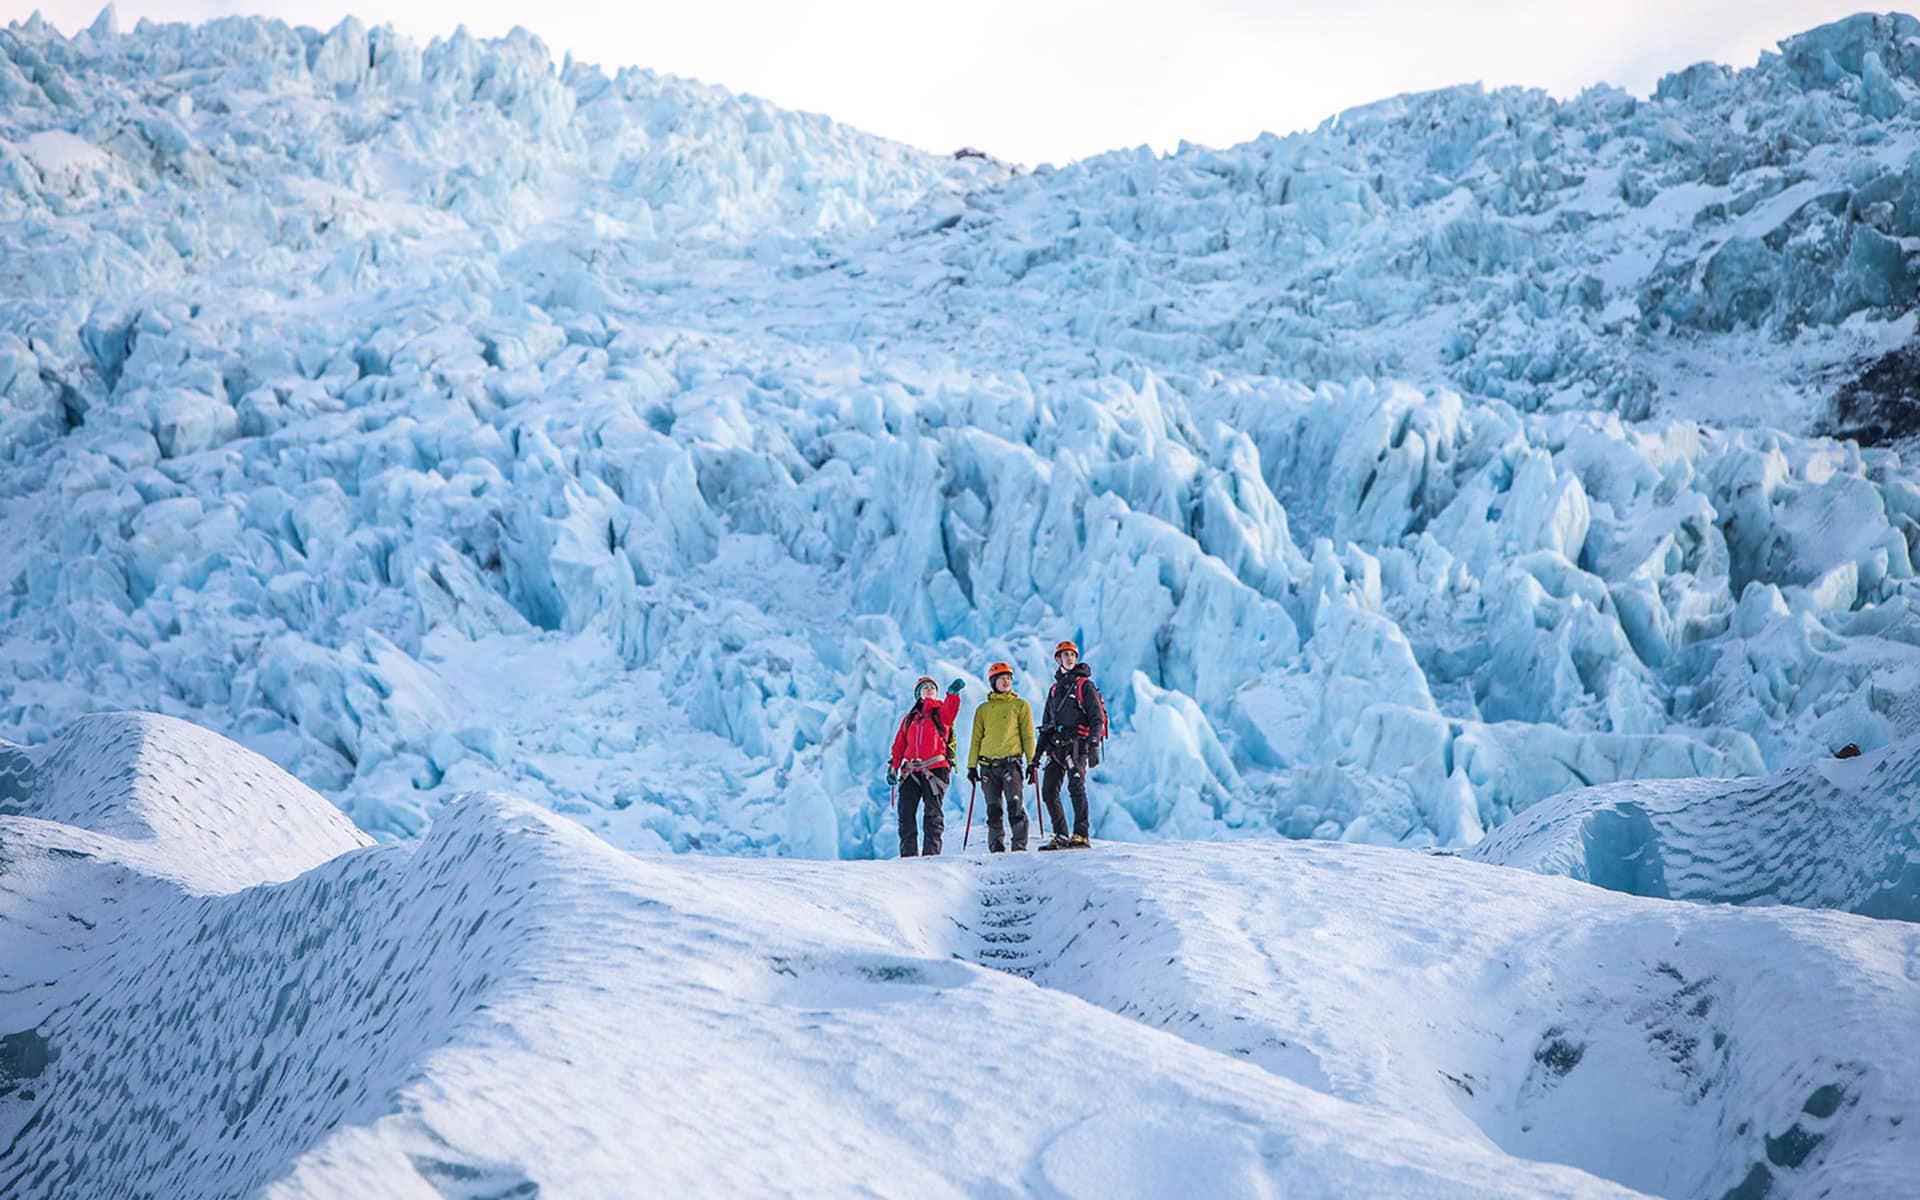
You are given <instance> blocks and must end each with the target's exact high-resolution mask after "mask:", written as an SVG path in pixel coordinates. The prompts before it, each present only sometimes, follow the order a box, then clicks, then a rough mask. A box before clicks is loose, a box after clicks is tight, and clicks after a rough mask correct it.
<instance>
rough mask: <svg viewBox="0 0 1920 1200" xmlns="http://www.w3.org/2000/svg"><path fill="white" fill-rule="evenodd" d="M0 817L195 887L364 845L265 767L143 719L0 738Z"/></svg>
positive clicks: (238, 880) (345, 824)
mask: <svg viewBox="0 0 1920 1200" xmlns="http://www.w3.org/2000/svg"><path fill="white" fill-rule="evenodd" d="M0 816H20V817H28V818H33V819H34V821H35V822H36V823H38V822H45V823H49V824H57V825H61V826H67V827H71V828H72V829H74V830H80V831H86V832H87V833H90V834H94V835H98V836H97V837H94V838H90V839H86V840H87V841H88V842H89V844H91V845H92V846H94V847H95V848H96V849H100V850H105V849H106V848H108V847H112V848H115V850H114V852H115V853H117V854H119V855H123V856H127V855H130V856H133V860H134V861H137V862H138V863H139V864H140V865H141V866H142V867H143V868H145V869H148V870H154V871H160V872H166V873H168V874H169V876H170V877H172V878H175V879H177V880H179V881H180V882H182V883H188V882H190V883H191V885H192V886H193V887H194V888H195V889H196V890H201V891H230V890H232V889H234V888H239V887H247V886H251V885H253V884H256V883H267V882H271V881H274V880H280V879H288V878H291V877H292V876H295V875H298V874H300V873H301V872H302V871H305V870H307V869H309V868H311V867H314V866H316V865H318V864H320V863H322V862H325V861H326V860H327V859H329V858H332V857H334V856H335V855H337V854H341V853H344V852H345V851H348V850H351V849H354V848H355V847H358V846H364V845H367V844H368V839H367V837H366V835H364V834H362V833H361V832H360V831H359V830H358V829H356V828H354V826H353V823H352V822H351V821H349V820H348V819H347V818H346V816H345V815H344V814H342V813H341V812H340V810H339V809H338V808H337V807H335V806H334V805H333V804H332V803H330V802H329V801H328V800H327V799H326V798H325V797H323V796H321V795H320V794H318V793H317V792H315V791H313V789H311V788H309V787H307V786H306V785H305V784H303V783H301V782H300V781H299V780H297V779H295V778H293V777H292V776H291V775H288V774H287V773H286V772H285V771H283V770H281V769H280V768H279V767H276V766H275V765H273V764H272V763H271V762H268V761H267V760H266V759H264V758H262V757H260V756H259V755H257V754H255V753H253V752H252V751H250V750H247V749H245V748H244V747H241V746H236V745H234V744H233V743H232V742H229V741H228V740H227V739H225V738H223V737H221V736H219V735H218V734H215V733H213V732H211V731H209V730H206V729H202V728H200V727H199V726H197V725H192V724H189V723H188V722H186V721H180V720H176V719H174V718H171V717H162V716H156V715H153V714H151V713H108V714H101V715H97V716H91V717H85V718H83V719H81V720H79V721H75V722H74V723H73V724H72V725H71V726H69V727H68V728H67V730H66V731H65V732H64V733H63V734H61V736H60V737H58V738H57V739H55V740H54V741H52V742H51V743H48V744H47V745H45V746H39V747H24V746H16V745H13V744H12V743H10V742H4V741H0ZM15 826H16V828H18V827H21V823H15Z"/></svg>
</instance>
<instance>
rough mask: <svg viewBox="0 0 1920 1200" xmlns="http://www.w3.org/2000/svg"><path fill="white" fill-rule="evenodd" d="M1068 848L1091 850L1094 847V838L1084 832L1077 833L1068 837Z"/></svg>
mask: <svg viewBox="0 0 1920 1200" xmlns="http://www.w3.org/2000/svg"><path fill="white" fill-rule="evenodd" d="M1067 848H1068V849H1069V850H1091V849H1093V840H1092V839H1091V838H1089V837H1088V836H1087V835H1086V834H1084V833H1076V834H1074V835H1073V836H1072V837H1070V838H1068V839H1067Z"/></svg>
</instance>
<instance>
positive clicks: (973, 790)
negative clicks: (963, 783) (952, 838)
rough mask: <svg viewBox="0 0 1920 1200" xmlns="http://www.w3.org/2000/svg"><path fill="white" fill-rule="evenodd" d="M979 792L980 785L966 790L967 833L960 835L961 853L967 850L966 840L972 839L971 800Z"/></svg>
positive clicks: (989, 839) (976, 784)
mask: <svg viewBox="0 0 1920 1200" xmlns="http://www.w3.org/2000/svg"><path fill="white" fill-rule="evenodd" d="M979 791H980V785H979V784H978V783H974V784H971V785H970V786H968V788H967V831H966V832H965V833H963V834H961V835H960V849H961V850H963V851H964V850H965V849H966V848H967V841H968V839H970V838H971V837H973V798H974V796H975V795H977V794H978V793H979ZM987 840H988V841H992V840H993V839H992V838H988V839H987Z"/></svg>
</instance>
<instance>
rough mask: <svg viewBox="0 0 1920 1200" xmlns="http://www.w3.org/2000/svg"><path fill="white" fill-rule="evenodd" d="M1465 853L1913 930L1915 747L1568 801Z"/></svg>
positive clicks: (1917, 908) (1559, 799)
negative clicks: (1880, 920)
mask: <svg viewBox="0 0 1920 1200" xmlns="http://www.w3.org/2000/svg"><path fill="white" fill-rule="evenodd" d="M1466 853H1467V855H1468V857H1471V858H1475V859H1478V860H1479V861H1481V862H1490V863H1500V864H1503V865H1505V866H1512V867H1525V868H1528V869H1530V870H1535V871H1541V872H1544V873H1547V874H1554V875H1568V876H1571V877H1572V878H1574V879H1584V880H1586V881H1587V882H1589V883H1595V884H1598V885H1600V886H1602V887H1609V888H1614V889H1615V890H1618V891H1623V892H1632V893H1633V894H1635V895H1638V896H1668V897H1673V898H1675V899H1683V900H1711V901H1719V902H1723V903H1732V904H1798V905H1801V906H1804V907H1807V908H1839V909H1846V910H1848V911H1850V912H1857V913H1862V914H1864V915H1866V916H1870V917H1887V918H1892V919H1897V920H1902V921H1920V740H1913V739H1909V740H1907V741H1904V742H1901V743H1900V744H1899V745H1897V746H1894V747H1890V748H1888V749H1886V750H1882V751H1880V752H1879V753H1877V754H1873V755H1868V756H1864V757H1860V758H1848V759H1831V758H1830V759H1825V760H1822V761H1819V762H1814V763H1809V764H1807V765H1805V766H1801V767H1796V768H1794V769H1793V770H1790V771H1784V772H1782V773H1781V774H1779V775H1775V776H1771V777H1769V778H1766V779H1746V780H1713V779H1687V780H1666V781H1662V782H1660V783H1658V784H1654V783H1617V784H1612V785H1610V786H1607V787H1599V788H1591V789H1582V790H1579V791H1573V792H1567V793H1565V794H1563V795H1560V796H1556V797H1554V798H1553V799H1551V800H1548V801H1544V802H1542V803H1540V804H1538V805H1535V806H1534V807H1533V808H1530V809H1528V810H1527V811H1526V812H1525V813H1522V814H1521V815H1520V816H1518V817H1516V818H1514V820H1513V821H1511V822H1509V823H1508V824H1506V825H1503V826H1501V827H1500V828H1499V829H1497V830H1495V831H1494V832H1493V833H1492V834H1491V835H1489V836H1488V837H1487V838H1486V839H1485V840H1484V841H1482V842H1480V843H1478V844H1477V845H1475V846H1473V847H1472V848H1471V849H1469V850H1468V851H1466Z"/></svg>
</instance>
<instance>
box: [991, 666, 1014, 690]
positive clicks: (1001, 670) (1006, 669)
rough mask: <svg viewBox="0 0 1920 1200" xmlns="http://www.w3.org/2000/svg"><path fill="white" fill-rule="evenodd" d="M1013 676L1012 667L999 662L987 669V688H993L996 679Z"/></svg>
mask: <svg viewBox="0 0 1920 1200" xmlns="http://www.w3.org/2000/svg"><path fill="white" fill-rule="evenodd" d="M1012 674H1013V668H1012V667H1010V666H1008V665H1007V664H1006V663H1003V662H997V663H995V664H993V665H992V666H990V667H988V668H987V686H988V687H992V686H993V681H994V680H995V679H998V678H999V677H1000V676H1002V675H1012Z"/></svg>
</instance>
